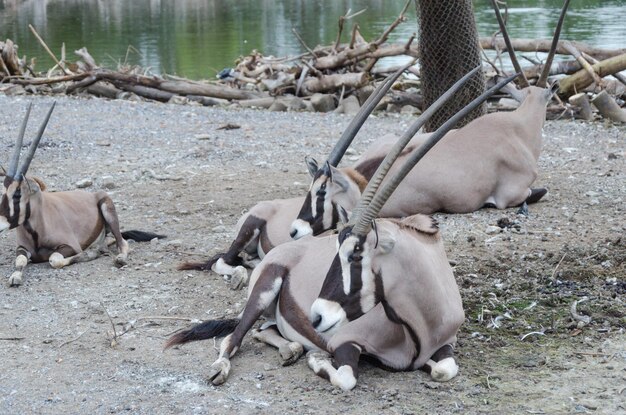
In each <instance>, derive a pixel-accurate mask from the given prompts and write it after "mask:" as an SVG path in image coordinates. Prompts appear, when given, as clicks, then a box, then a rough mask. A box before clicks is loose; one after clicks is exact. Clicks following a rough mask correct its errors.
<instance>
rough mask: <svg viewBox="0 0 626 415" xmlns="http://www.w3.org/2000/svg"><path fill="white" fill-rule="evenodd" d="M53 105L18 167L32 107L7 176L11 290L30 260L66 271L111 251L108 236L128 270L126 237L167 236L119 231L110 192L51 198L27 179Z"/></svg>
mask: <svg viewBox="0 0 626 415" xmlns="http://www.w3.org/2000/svg"><path fill="white" fill-rule="evenodd" d="M54 105H55V104H53V105H52V107H51V108H50V111H48V114H47V116H46V118H45V120H44V122H43V123H42V124H41V127H40V128H39V131H38V133H37V137H36V138H35V139H34V140H33V141H32V143H31V145H30V147H29V148H28V152H27V154H26V156H25V157H24V160H23V161H22V164H21V165H20V167H19V168H18V162H19V159H20V150H21V149H22V142H23V139H24V131H25V129H26V124H27V122H28V117H29V115H30V109H31V106H30V105H29V106H28V110H27V112H26V116H25V117H24V121H23V123H22V127H21V129H20V132H19V136H18V138H17V142H16V143H15V150H14V151H13V156H12V158H11V161H10V164H9V168H8V170H7V171H6V172H5V178H4V188H3V193H2V200H1V201H0V233H2V232H4V231H6V230H9V229H16V232H17V257H16V259H15V272H13V274H12V275H11V276H10V277H9V285H12V286H15V285H20V284H21V283H22V273H23V272H24V268H25V267H26V265H27V264H28V261H29V260H30V261H32V262H44V261H49V262H50V265H51V266H52V267H53V268H62V267H64V266H66V265H70V264H73V263H75V262H82V261H90V260H92V259H95V258H97V257H98V256H100V255H101V254H102V253H103V252H105V251H107V250H108V249H107V244H106V243H105V234H106V233H107V232H111V233H112V234H113V236H114V237H115V241H116V243H117V249H118V255H117V257H116V258H115V264H116V265H117V266H123V265H125V264H126V259H127V257H128V251H129V248H128V243H127V242H126V241H125V240H124V238H129V239H134V240H136V241H149V240H151V239H153V238H162V237H163V236H162V235H156V234H153V233H148V232H141V231H127V232H120V229H119V221H118V218H117V213H116V212H115V207H114V206H113V201H112V200H111V198H110V197H109V196H108V195H107V194H106V193H105V192H97V193H89V192H85V191H70V192H53V193H49V192H46V191H45V190H46V186H45V184H44V183H43V182H42V181H41V180H40V179H38V178H35V177H26V172H27V171H28V166H29V165H30V162H31V161H32V159H33V156H34V154H35V150H36V149H37V145H38V144H39V141H40V140H41V137H42V135H43V132H44V129H45V128H46V125H47V123H48V120H49V119H50V115H51V114H52V110H53V109H54ZM88 248H91V249H88Z"/></svg>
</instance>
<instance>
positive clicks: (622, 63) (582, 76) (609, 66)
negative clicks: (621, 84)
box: [559, 53, 626, 97]
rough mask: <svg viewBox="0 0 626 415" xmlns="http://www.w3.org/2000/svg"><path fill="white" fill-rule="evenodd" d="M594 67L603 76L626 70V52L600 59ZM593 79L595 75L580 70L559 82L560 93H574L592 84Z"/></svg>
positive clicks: (567, 95)
mask: <svg viewBox="0 0 626 415" xmlns="http://www.w3.org/2000/svg"><path fill="white" fill-rule="evenodd" d="M592 69H593V72H595V73H597V74H598V76H599V77H601V78H604V77H605V76H607V75H613V74H614V73H617V72H620V71H623V70H626V53H623V54H621V55H618V56H614V57H612V58H609V59H606V60H603V61H600V62H598V63H596V64H594V65H593V66H592ZM593 81H594V79H593V77H592V76H590V75H589V73H588V72H587V71H586V70H580V71H578V72H576V73H575V74H573V75H570V76H568V77H566V78H564V79H562V80H561V81H560V82H559V85H560V86H559V95H560V96H562V97H569V96H570V95H574V94H575V93H577V92H579V91H581V90H582V89H584V88H586V87H588V86H589V85H591V84H592V83H593Z"/></svg>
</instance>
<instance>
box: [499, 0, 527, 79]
mask: <svg viewBox="0 0 626 415" xmlns="http://www.w3.org/2000/svg"><path fill="white" fill-rule="evenodd" d="M491 4H492V5H493V10H494V11H495V12H496V18H497V19H498V24H499V25H500V31H501V32H502V37H503V38H504V43H505V44H506V50H507V51H508V52H509V57H510V58H511V62H512V63H513V68H515V72H518V73H520V74H521V75H522V76H520V82H519V83H520V86H521V87H522V88H526V87H527V86H529V84H528V79H526V75H524V71H522V68H521V66H520V64H519V62H518V60H517V56H515V50H513V45H512V44H511V39H510V38H509V33H508V32H507V30H506V25H505V24H504V19H502V15H501V14H500V8H499V7H498V3H497V1H496V0H491Z"/></svg>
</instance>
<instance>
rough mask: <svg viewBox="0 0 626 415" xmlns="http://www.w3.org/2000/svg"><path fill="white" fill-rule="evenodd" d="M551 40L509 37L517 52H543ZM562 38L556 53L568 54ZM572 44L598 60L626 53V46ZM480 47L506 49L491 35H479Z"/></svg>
mask: <svg viewBox="0 0 626 415" xmlns="http://www.w3.org/2000/svg"><path fill="white" fill-rule="evenodd" d="M551 42H552V40H550V39H511V44H512V45H513V48H514V49H515V50H516V51H517V52H545V53H548V52H549V51H550V45H551ZM563 42H564V41H563V40H561V41H559V43H558V44H557V48H556V53H558V54H560V55H569V53H568V52H567V50H566V49H565V47H564V46H563ZM571 44H572V45H574V47H575V48H576V49H578V50H579V51H581V52H583V53H586V54H588V55H591V56H593V57H594V58H596V59H598V60H605V59H608V58H612V57H613V56H618V55H622V54H624V53H626V48H621V49H601V48H595V47H592V46H588V45H586V44H584V43H581V42H573V41H572V42H571ZM480 47H481V48H483V49H499V50H502V51H505V50H506V44H505V43H504V40H503V39H494V38H492V37H481V38H480Z"/></svg>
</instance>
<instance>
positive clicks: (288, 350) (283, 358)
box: [278, 342, 304, 366]
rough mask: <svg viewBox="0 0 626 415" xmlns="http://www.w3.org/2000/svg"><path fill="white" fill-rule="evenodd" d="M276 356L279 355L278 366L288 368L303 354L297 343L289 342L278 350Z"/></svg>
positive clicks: (302, 349)
mask: <svg viewBox="0 0 626 415" xmlns="http://www.w3.org/2000/svg"><path fill="white" fill-rule="evenodd" d="M278 354H279V355H280V364H281V365H283V366H289V365H292V364H294V363H296V362H297V361H298V359H300V356H302V355H303V354H304V348H303V347H302V345H301V344H300V343H298V342H289V343H287V344H284V345H282V346H280V347H279V348H278Z"/></svg>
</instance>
